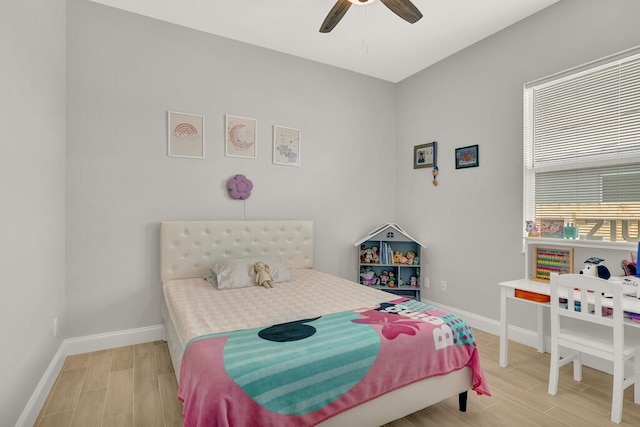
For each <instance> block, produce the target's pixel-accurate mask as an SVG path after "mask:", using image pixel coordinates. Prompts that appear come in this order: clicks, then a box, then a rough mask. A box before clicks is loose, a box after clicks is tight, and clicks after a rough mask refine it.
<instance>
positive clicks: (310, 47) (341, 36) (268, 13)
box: [92, 0, 558, 83]
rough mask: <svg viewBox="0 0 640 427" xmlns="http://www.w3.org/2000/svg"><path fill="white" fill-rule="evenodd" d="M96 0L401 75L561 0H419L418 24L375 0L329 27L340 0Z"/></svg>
mask: <svg viewBox="0 0 640 427" xmlns="http://www.w3.org/2000/svg"><path fill="white" fill-rule="evenodd" d="M92 1H95V2H96V3H102V4H105V5H108V6H113V7H117V8H120V9H124V10H127V11H130V12H134V13H138V14H141V15H146V16H149V17H152V18H156V19H160V20H163V21H168V22H172V23H175V24H179V25H182V26H185V27H189V28H194V29H197V30H200V31H204V32H208V33H212V34H216V35H219V36H222V37H227V38H230V39H234V40H239V41H242V42H246V43H250V44H253V45H256V46H261V47H265V48H268V49H273V50H276V51H279V52H284V53H288V54H291V55H295V56H299V57H302V58H307V59H311V60H314V61H318V62H321V63H325V64H329V65H334V66H336V67H340V68H345V69H348V70H352V71H355V72H358V73H361V74H365V75H368V76H372V77H377V78H380V79H383V80H387V81H390V82H394V83H396V82H399V81H400V80H403V79H405V78H406V77H409V76H411V75H412V74H415V73H416V72H418V71H420V70H422V69H424V68H426V67H428V66H429V65H431V64H434V63H436V62H438V61H440V60H441V59H443V58H446V57H447V56H449V55H451V54H453V53H455V52H457V51H459V50H461V49H464V48H465V47H467V46H469V45H471V44H473V43H475V42H477V41H479V40H482V39H484V38H485V37H487V36H490V35H491V34H493V33H496V32H498V31H500V30H501V29H503V28H506V27H508V26H509V25H511V24H513V23H515V22H517V21H519V20H521V19H523V18H525V17H527V16H529V15H532V14H534V13H536V12H537V11H539V10H541V9H544V8H545V7H547V6H549V5H551V4H553V3H555V2H556V1H558V0H412V1H413V3H414V4H415V5H416V6H417V7H418V9H420V11H421V12H422V14H423V15H424V17H423V18H422V19H421V20H420V21H418V22H417V23H415V24H409V23H407V22H405V21H404V20H402V19H401V18H399V17H398V16H396V15H395V14H394V13H393V12H391V11H390V10H389V9H387V8H386V7H385V6H384V5H383V4H382V3H381V2H379V1H375V2H374V3H371V4H369V5H364V6H356V5H353V6H352V7H351V8H350V9H349V11H348V12H347V14H346V15H345V17H344V18H343V19H342V20H341V21H340V23H338V25H337V26H336V27H335V28H334V29H333V31H331V32H330V33H327V34H322V33H320V32H319V31H318V30H319V28H320V24H322V21H324V18H325V16H326V15H327V13H328V12H329V10H331V8H332V7H333V5H334V3H335V0H190V1H185V0H92Z"/></svg>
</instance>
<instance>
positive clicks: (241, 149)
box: [224, 114, 258, 159]
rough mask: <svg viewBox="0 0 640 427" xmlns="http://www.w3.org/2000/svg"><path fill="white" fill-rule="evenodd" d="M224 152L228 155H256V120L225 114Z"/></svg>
mask: <svg viewBox="0 0 640 427" xmlns="http://www.w3.org/2000/svg"><path fill="white" fill-rule="evenodd" d="M225 129H226V135H225V144H224V145H225V152H224V154H225V155H226V156H229V157H246V158H250V159H255V158H256V157H257V153H258V152H257V147H256V145H257V120H256V119H250V118H248V117H240V116H231V115H228V114H227V116H226V120H225Z"/></svg>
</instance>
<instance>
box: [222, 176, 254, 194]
mask: <svg viewBox="0 0 640 427" xmlns="http://www.w3.org/2000/svg"><path fill="white" fill-rule="evenodd" d="M227 189H228V190H229V196H231V198H232V199H235V200H245V199H248V198H249V196H250V195H251V190H252V189H253V183H252V182H251V180H250V179H248V178H247V177H246V176H244V175H242V174H238V175H234V176H233V177H231V178H229V180H228V181H227Z"/></svg>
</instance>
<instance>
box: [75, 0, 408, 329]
mask: <svg viewBox="0 0 640 427" xmlns="http://www.w3.org/2000/svg"><path fill="white" fill-rule="evenodd" d="M68 7H69V10H68V80H67V81H68V92H67V95H68V110H67V114H68V116H69V127H68V141H67V144H68V151H67V224H68V233H67V245H68V254H67V255H68V256H67V263H66V267H67V277H68V280H67V289H66V291H67V318H68V322H67V330H68V336H70V337H76V336H84V335H89V334H95V333H102V332H109V331H117V330H122V329H130V328H136V327H142V326H149V325H156V324H159V323H161V317H160V308H159V307H160V303H161V283H160V277H159V271H158V270H159V254H158V234H159V222H160V221H162V220H172V219H242V218H243V217H244V209H245V208H246V215H247V218H248V219H275V218H290V219H297V218H300V219H312V220H314V221H315V235H316V236H317V237H318V238H317V240H316V246H315V251H316V252H315V253H316V258H315V262H316V267H317V268H318V269H319V270H322V271H326V272H329V273H333V274H336V275H339V276H343V277H348V278H351V279H353V278H355V275H356V266H355V264H354V254H355V252H354V251H355V249H354V248H353V242H355V241H356V240H357V239H358V238H360V237H361V236H362V235H364V234H365V233H366V232H367V231H369V230H370V229H372V228H374V227H376V226H377V225H379V224H380V223H382V222H385V221H391V220H392V219H393V215H394V204H393V201H394V199H395V196H394V188H395V181H394V179H395V178H394V177H395V164H396V163H395V155H396V154H395V150H396V149H395V128H396V115H395V112H396V106H395V93H396V92H395V86H394V85H393V84H391V83H388V82H384V81H382V80H377V79H373V78H369V77H365V76H362V75H359V74H356V73H352V72H347V71H344V70H340V69H337V68H334V67H329V66H325V65H321V64H318V63H315V62H311V61H307V60H303V59H299V58H296V57H292V56H289V55H284V54H280V53H277V52H274V51H270V50H266V49H262V48H257V47H254V46H250V45H247V44H242V43H238V42H235V41H231V40H228V39H224V38H220V37H217V36H213V35H209V34H205V33H201V32H198V31H194V30H189V29H186V28H183V27H179V26H176V25H172V24H167V23H163V22H160V21H156V20H153V19H148V18H144V17H141V16H139V15H135V14H131V13H127V12H123V11H120V10H117V9H112V8H109V7H105V6H102V5H98V4H95V3H91V2H86V1H79V0H71V1H69V4H68ZM167 110H171V111H181V112H187V113H193V114H201V115H204V116H205V139H206V146H205V154H206V158H205V159H204V160H199V159H185V158H175V157H168V156H167V154H166V153H167V129H166V128H167V123H166V114H167ZM225 114H235V115H240V116H245V117H252V118H255V119H257V120H258V157H257V159H238V158H231V157H225V156H224V146H223V141H224V116H225ZM274 124H277V125H281V126H287V127H294V128H298V129H301V131H302V144H301V163H302V165H301V167H290V166H278V165H273V164H272V161H271V160H272V152H271V144H272V132H273V130H272V126H273V125H274ZM237 173H243V174H245V175H246V176H247V177H248V178H249V179H251V180H252V181H253V183H254V190H253V192H252V195H251V197H250V198H249V199H248V200H247V201H246V206H245V203H244V202H241V201H236V200H231V199H230V198H229V197H228V196H227V194H226V191H225V188H224V184H225V182H226V180H227V179H228V178H230V177H231V176H233V175H235V174H237Z"/></svg>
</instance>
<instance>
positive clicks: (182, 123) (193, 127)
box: [167, 111, 204, 159]
mask: <svg viewBox="0 0 640 427" xmlns="http://www.w3.org/2000/svg"><path fill="white" fill-rule="evenodd" d="M167 113H168V115H167V124H168V126H167V129H168V138H167V155H169V156H171V157H191V158H193V159H204V117H203V116H198V115H195V114H187V113H177V112H175V111H168V112H167Z"/></svg>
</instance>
